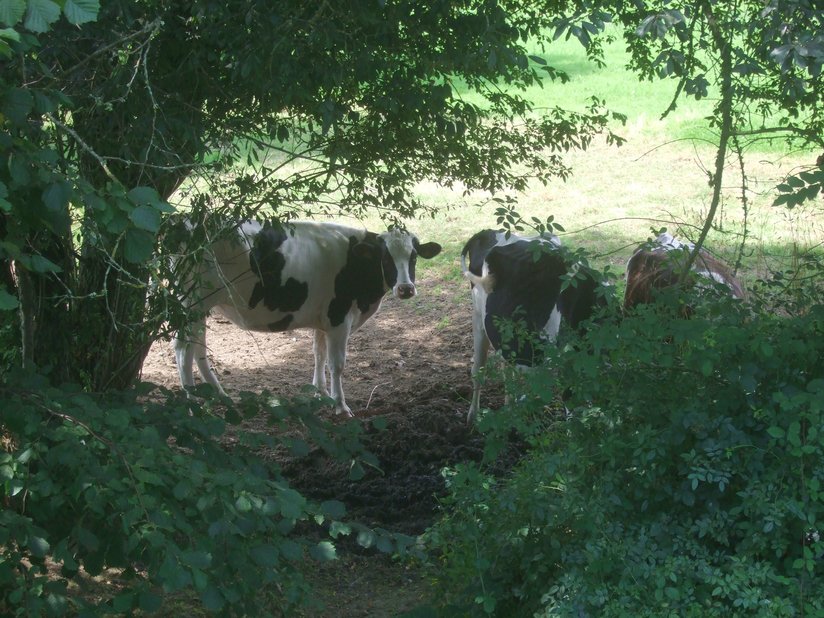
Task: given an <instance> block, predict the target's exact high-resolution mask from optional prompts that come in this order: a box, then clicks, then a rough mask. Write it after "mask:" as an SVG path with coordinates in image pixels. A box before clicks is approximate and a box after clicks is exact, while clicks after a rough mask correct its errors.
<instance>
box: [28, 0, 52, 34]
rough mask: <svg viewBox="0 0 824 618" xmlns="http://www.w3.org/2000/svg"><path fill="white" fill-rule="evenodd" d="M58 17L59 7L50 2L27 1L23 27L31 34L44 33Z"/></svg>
mask: <svg viewBox="0 0 824 618" xmlns="http://www.w3.org/2000/svg"><path fill="white" fill-rule="evenodd" d="M59 17H60V6H59V5H57V4H55V3H54V2H52V1H51V0H29V10H28V11H27V12H26V20H25V22H24V23H23V25H24V26H25V27H26V29H28V30H31V31H32V32H38V33H42V32H46V31H47V30H48V29H49V26H51V25H52V24H53V23H54V22H56V21H57V19H58V18H59Z"/></svg>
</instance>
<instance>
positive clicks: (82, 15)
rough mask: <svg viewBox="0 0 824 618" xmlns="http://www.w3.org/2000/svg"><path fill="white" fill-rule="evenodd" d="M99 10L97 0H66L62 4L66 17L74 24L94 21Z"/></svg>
mask: <svg viewBox="0 0 824 618" xmlns="http://www.w3.org/2000/svg"><path fill="white" fill-rule="evenodd" d="M99 11H100V2H99V1H98V0H66V4H65V5H64V6H63V13H65V15H66V19H68V20H69V23H71V24H74V25H75V26H79V25H81V24H85V23H88V22H90V21H95V20H96V19H97V13H98V12H99Z"/></svg>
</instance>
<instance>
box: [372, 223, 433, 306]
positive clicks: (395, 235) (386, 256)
mask: <svg viewBox="0 0 824 618" xmlns="http://www.w3.org/2000/svg"><path fill="white" fill-rule="evenodd" d="M378 238H379V239H380V241H381V244H382V256H381V260H382V266H383V279H384V284H385V285H386V287H387V288H391V289H392V293H393V294H394V295H395V296H396V297H397V298H412V297H413V296H414V295H415V293H416V290H415V261H416V260H417V258H418V256H420V257H422V258H424V259H427V260H428V259H431V258H433V257H435V256H436V255H438V254H439V253H440V252H441V246H440V245H439V244H438V243H436V242H427V243H424V244H421V243H420V242H418V239H417V238H416V237H415V236H413V235H412V234H409V233H408V232H404V231H401V230H390V231H388V232H384V233H383V234H380V235H379V236H378Z"/></svg>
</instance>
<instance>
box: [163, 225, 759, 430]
mask: <svg viewBox="0 0 824 618" xmlns="http://www.w3.org/2000/svg"><path fill="white" fill-rule="evenodd" d="M691 249H693V246H692V245H690V244H686V243H682V242H680V241H678V240H677V239H675V238H673V237H672V236H671V235H669V234H666V233H664V234H661V235H660V236H659V237H658V238H657V239H656V240H655V242H653V243H647V244H645V245H642V246H641V247H639V248H638V249H637V250H636V251H635V253H634V254H633V255H632V257H631V258H630V260H629V262H628V264H627V274H626V277H627V283H626V292H625V297H624V307H625V309H631V308H632V307H634V306H636V305H638V304H640V303H648V302H650V301H651V300H652V299H653V296H654V294H655V290H656V289H661V288H665V287H669V286H672V285H674V284H675V283H677V282H678V280H679V278H680V277H681V271H682V267H681V264H682V261H681V260H682V259H686V258H687V256H688V255H689V250H691ZM440 251H441V246H440V245H439V244H438V243H435V242H427V243H421V242H419V240H418V239H417V238H416V237H415V236H414V235H412V234H409V233H407V232H405V231H400V230H392V231H388V232H384V233H382V234H374V233H372V232H368V231H366V230H363V229H358V228H353V227H347V226H343V225H339V224H335V223H319V222H295V223H290V224H288V225H286V226H281V225H278V224H272V223H260V222H254V221H247V222H244V223H242V224H241V225H239V226H238V227H236V228H234V229H233V231H232V233H231V234H229V235H228V237H227V238H223V239H221V240H217V241H215V242H214V243H212V245H211V246H210V247H209V249H208V251H207V253H206V255H207V258H206V259H205V260H203V261H201V263H200V264H199V265H198V268H197V270H196V272H194V273H192V274H191V275H189V289H188V292H187V297H186V303H187V308H188V309H189V310H190V311H191V312H192V313H193V314H194V315H198V316H201V317H200V318H199V319H198V320H196V321H194V322H193V323H191V324H190V325H189V326H188V327H187V328H186V329H185V331H181V332H179V333H178V334H177V336H176V338H175V360H176V362H177V368H178V372H179V374H180V381H181V383H182V385H183V387H184V388H186V389H188V388H189V387H191V386H193V385H194V374H193V364H197V367H198V370H199V371H200V374H201V376H202V378H203V379H204V380H205V381H206V382H208V383H209V384H211V385H213V386H214V387H215V388H216V389H217V390H218V391H219V392H220V393H224V391H223V388H222V387H221V385H220V382H219V381H218V379H217V376H216V375H215V373H214V371H213V370H212V368H211V366H210V364H209V361H208V359H207V355H206V349H207V348H206V328H205V326H206V325H205V316H206V314H208V313H209V312H210V311H213V312H218V313H220V314H222V315H223V316H225V317H226V318H228V319H229V320H230V321H231V322H233V323H234V324H236V325H237V326H239V327H240V328H242V329H245V330H253V331H266V332H280V331H287V330H292V329H296V328H312V329H314V345H313V347H314V356H315V369H314V376H313V379H312V384H313V385H314V386H315V387H316V388H317V389H318V391H319V392H320V393H321V394H323V395H328V396H330V397H331V398H332V399H333V400H334V402H335V410H336V412H338V413H343V414H346V415H348V416H351V415H352V411H351V409H350V408H349V406H348V405H347V403H346V398H345V396H344V392H343V385H342V375H343V370H344V365H345V363H346V349H347V342H348V340H349V337H350V335H351V334H352V333H353V332H354V331H355V330H357V329H358V328H359V327H360V326H361V325H362V324H363V323H364V322H366V320H368V319H369V318H370V317H371V316H372V315H374V313H375V312H376V311H377V310H378V307H379V306H380V304H381V300H382V299H383V297H384V295H385V294H386V293H387V292H388V291H389V290H392V293H393V294H394V295H395V296H396V297H397V298H400V299H407V298H412V297H413V296H415V294H416V288H415V262H416V259H417V257H421V258H424V259H430V258H433V257H435V256H436V255H438V254H439V253H440ZM569 256H570V254H569V253H567V252H564V251H563V250H562V248H561V243H560V241H559V239H558V238H557V237H556V236H553V235H550V234H544V235H541V236H533V237H523V236H518V235H515V234H509V235H507V234H505V233H503V232H496V231H493V230H484V231H481V232H478V233H477V234H475V235H474V236H472V238H470V239H469V241H468V242H467V243H466V245H465V246H464V248H463V251H462V252H461V265H462V270H463V273H464V275H465V277H466V278H467V279H468V280H469V282H470V285H471V289H472V304H473V319H472V331H473V341H474V356H473V363H472V382H473V393H472V403H471V405H470V408H469V413H468V417H467V419H468V421H469V422H472V420H473V418H474V416H475V414H476V413H477V411H478V409H479V406H480V383H479V372H480V370H481V368H482V367H483V365H484V364H485V362H486V359H487V355H488V352H489V348H490V346H491V347H492V348H494V349H495V350H499V351H502V352H503V353H504V356H505V357H506V358H508V359H512V360H514V362H516V363H517V364H519V365H531V364H533V363H534V362H535V361H536V360H537V356H536V354H537V352H538V349H536V348H539V347H540V346H534V341H536V339H540V340H544V341H550V342H551V341H554V340H555V338H556V336H557V335H558V332H559V328H560V325H561V321H562V320H564V321H566V322H567V323H568V324H569V325H570V326H571V327H572V328H581V327H582V325H584V324H586V323H588V321H589V319H590V318H591V317H593V315H594V314H595V312H596V311H597V310H598V309H599V308H600V307H601V306H603V305H605V304H606V303H607V294H608V293H609V292H610V286H606V285H605V284H603V283H602V282H601V281H600V280H599V278H598V277H596V276H595V275H594V274H593V273H592V271H590V270H588V269H586V268H583V267H582V265H581V264H580V263H577V262H576V261H575V260H574V258H570V257H569ZM692 272H693V273H695V274H696V275H697V276H698V277H699V278H702V279H703V280H705V281H707V283H706V284H707V285H709V282H714V283H715V284H718V285H723V286H726V288H727V289H728V290H729V293H730V294H731V295H732V296H734V297H737V298H741V297H742V296H743V292H742V289H741V286H740V284H739V283H738V281H737V280H736V279H735V277H734V276H733V274H732V273H731V272H730V270H729V269H728V268H727V267H726V266H725V265H724V264H722V263H721V262H719V261H718V260H716V259H714V258H713V257H712V256H711V255H709V254H708V253H707V252H706V251H704V250H701V251H700V252H699V254H698V256H697V257H696V259H695V262H694V263H693V265H692ZM570 276H572V277H573V278H574V279H575V281H574V285H572V284H569V283H566V284H565V283H564V282H565V280H566V279H568V278H569V277H570ZM514 320H515V321H517V323H518V324H520V325H521V326H522V327H523V328H524V330H525V331H526V332H527V333H531V334H532V335H533V336H526V337H512V336H511V335H510V333H508V332H502V328H503V327H504V325H506V324H510V323H511V322H512V321H514ZM327 369H328V372H329V378H330V382H331V387H330V388H327V380H326V373H327Z"/></svg>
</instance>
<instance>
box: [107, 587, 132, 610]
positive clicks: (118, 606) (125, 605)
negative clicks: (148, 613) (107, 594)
mask: <svg viewBox="0 0 824 618" xmlns="http://www.w3.org/2000/svg"><path fill="white" fill-rule="evenodd" d="M132 603H134V593H133V592H123V593H121V594H118V595H117V596H116V597H115V598H114V599H112V608H113V609H114V610H115V611H116V612H118V613H120V614H125V613H127V612H128V611H129V610H130V609H131V608H132Z"/></svg>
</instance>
